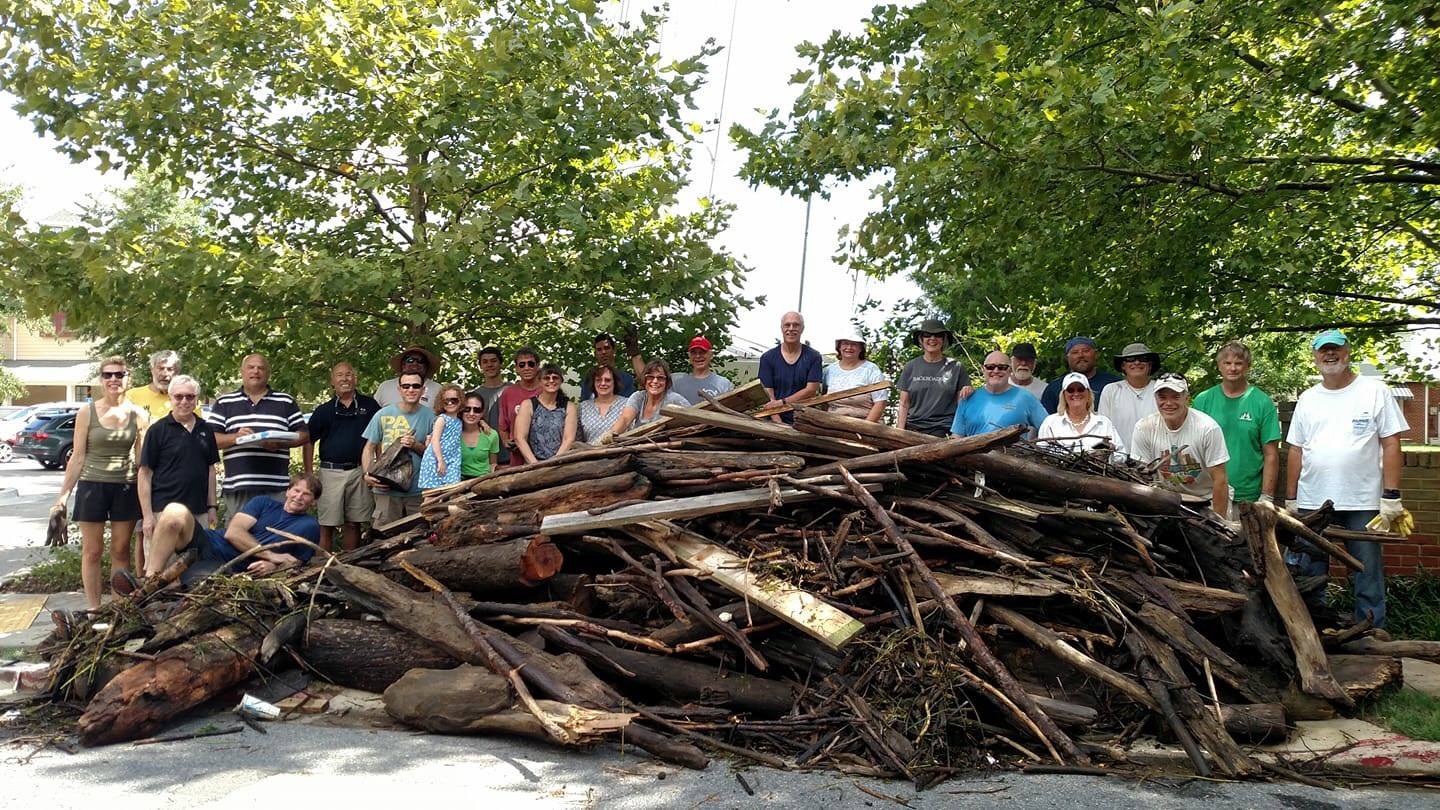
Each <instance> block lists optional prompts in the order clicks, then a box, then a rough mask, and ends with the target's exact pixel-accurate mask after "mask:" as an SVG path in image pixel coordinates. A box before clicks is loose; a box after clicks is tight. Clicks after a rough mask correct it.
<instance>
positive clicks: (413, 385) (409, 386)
mask: <svg viewBox="0 0 1440 810" xmlns="http://www.w3.org/2000/svg"><path fill="white" fill-rule="evenodd" d="M400 387H401V388H403V389H405V390H406V391H414V390H415V389H416V388H424V387H425V383H400Z"/></svg>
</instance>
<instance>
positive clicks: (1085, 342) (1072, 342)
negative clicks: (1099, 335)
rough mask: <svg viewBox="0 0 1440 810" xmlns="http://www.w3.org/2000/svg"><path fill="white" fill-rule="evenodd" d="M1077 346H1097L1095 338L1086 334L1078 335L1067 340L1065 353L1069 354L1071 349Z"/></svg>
mask: <svg viewBox="0 0 1440 810" xmlns="http://www.w3.org/2000/svg"><path fill="white" fill-rule="evenodd" d="M1076 346H1089V347H1090V348H1092V349H1093V348H1095V339H1094V338H1088V337H1085V336H1084V335H1076V336H1075V337H1072V338H1070V339H1069V340H1067V341H1065V353H1066V354H1069V353H1070V350H1071V349H1073V348H1075V347H1076Z"/></svg>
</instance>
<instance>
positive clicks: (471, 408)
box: [460, 405, 485, 414]
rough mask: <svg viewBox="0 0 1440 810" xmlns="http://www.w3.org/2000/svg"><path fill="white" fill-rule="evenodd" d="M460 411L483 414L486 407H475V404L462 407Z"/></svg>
mask: <svg viewBox="0 0 1440 810" xmlns="http://www.w3.org/2000/svg"><path fill="white" fill-rule="evenodd" d="M460 412H461V413H475V414H483V413H485V409H484V408H477V407H475V406H474V405H471V406H468V407H465V408H462V409H461V410H460Z"/></svg>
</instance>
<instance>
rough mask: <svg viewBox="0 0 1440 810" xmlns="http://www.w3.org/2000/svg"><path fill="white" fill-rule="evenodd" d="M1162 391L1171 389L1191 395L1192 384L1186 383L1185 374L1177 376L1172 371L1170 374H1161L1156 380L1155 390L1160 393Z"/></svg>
mask: <svg viewBox="0 0 1440 810" xmlns="http://www.w3.org/2000/svg"><path fill="white" fill-rule="evenodd" d="M1161 389H1169V390H1171V391H1175V392H1178V393H1181V394H1188V393H1190V383H1188V382H1185V376H1184V375H1183V374H1176V373H1175V372H1173V371H1172V372H1170V373H1169V374H1161V375H1160V376H1159V377H1158V378H1156V380H1155V390H1156V391H1159V390H1161Z"/></svg>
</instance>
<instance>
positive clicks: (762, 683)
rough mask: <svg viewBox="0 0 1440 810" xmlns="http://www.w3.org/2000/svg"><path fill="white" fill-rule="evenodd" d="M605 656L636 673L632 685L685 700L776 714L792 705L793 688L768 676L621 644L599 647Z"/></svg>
mask: <svg viewBox="0 0 1440 810" xmlns="http://www.w3.org/2000/svg"><path fill="white" fill-rule="evenodd" d="M600 651H601V652H603V653H604V655H605V656H606V657H607V658H609V659H610V660H612V661H614V662H615V663H617V664H619V665H620V666H622V667H624V668H626V669H628V670H630V671H631V672H633V673H635V678H634V679H633V680H630V681H627V682H626V683H627V685H630V684H633V685H636V686H640V687H643V688H646V689H653V690H658V691H660V692H662V693H665V694H669V695H673V696H675V697H677V698H681V699H684V700H693V701H696V702H698V703H703V704H707V705H716V706H728V707H730V708H732V709H736V710H738V711H743V712H753V713H755V714H760V715H765V716H767V717H779V716H781V715H784V714H786V713H788V712H789V711H790V710H791V709H793V708H795V690H794V689H793V688H792V687H791V686H789V685H788V684H785V683H782V682H780V681H777V680H773V679H770V678H758V677H755V676H753V675H742V674H740V673H738V672H728V673H726V672H721V671H720V670H719V669H718V668H717V667H716V666H715V665H713V664H701V663H696V662H694V661H686V660H684V659H682V658H674V657H671V656H666V655H651V654H650V653H643V652H636V651H634V650H627V649H624V648H621V647H600Z"/></svg>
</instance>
